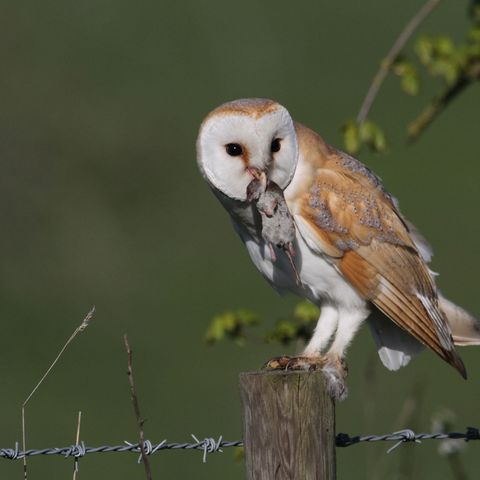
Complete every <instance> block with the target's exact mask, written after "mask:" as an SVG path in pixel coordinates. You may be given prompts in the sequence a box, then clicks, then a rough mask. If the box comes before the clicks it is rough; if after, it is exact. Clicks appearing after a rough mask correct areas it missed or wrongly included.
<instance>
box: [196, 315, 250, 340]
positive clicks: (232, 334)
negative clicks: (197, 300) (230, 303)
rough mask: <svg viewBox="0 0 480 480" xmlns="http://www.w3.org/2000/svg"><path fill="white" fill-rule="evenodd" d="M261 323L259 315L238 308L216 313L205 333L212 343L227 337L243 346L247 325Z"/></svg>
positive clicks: (206, 338)
mask: <svg viewBox="0 0 480 480" xmlns="http://www.w3.org/2000/svg"><path fill="white" fill-rule="evenodd" d="M258 323H259V317H258V316H257V315H256V314H254V313H252V312H250V311H248V310H236V311H229V312H224V313H222V314H220V315H216V316H215V317H214V318H213V319H212V321H211V322H210V325H209V326H208V329H207V331H206V333H205V341H206V342H207V343H210V344H214V343H218V342H219V341H221V340H224V339H225V338H229V339H230V340H233V341H234V342H235V343H237V344H238V345H240V346H242V345H244V343H245V337H246V335H245V330H246V327H252V326H255V325H257V324H258Z"/></svg>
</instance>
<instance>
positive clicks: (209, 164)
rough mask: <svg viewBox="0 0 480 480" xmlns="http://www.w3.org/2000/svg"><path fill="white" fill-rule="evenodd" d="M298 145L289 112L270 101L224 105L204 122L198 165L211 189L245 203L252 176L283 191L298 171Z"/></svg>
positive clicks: (248, 101) (199, 140)
mask: <svg viewBox="0 0 480 480" xmlns="http://www.w3.org/2000/svg"><path fill="white" fill-rule="evenodd" d="M297 156H298V145H297V136H296V133H295V128H294V125H293V121H292V118H291V117H290V114H289V113H288V111H287V110H286V109H285V108H284V107H282V106H281V105H279V104H278V103H276V102H273V101H272V100H264V99H245V100H235V101H233V102H229V103H226V104H224V105H222V106H220V107H218V108H217V109H215V110H214V111H213V112H211V113H210V114H209V115H208V116H207V118H206V119H205V120H204V122H203V124H202V126H201V128H200V133H199V135H198V140H197V161H198V165H199V167H200V170H201V172H202V173H203V175H204V177H205V178H206V180H207V181H208V182H209V183H210V185H211V186H213V187H214V188H216V189H218V190H220V191H221V192H222V193H224V194H225V195H227V196H228V197H230V198H234V199H237V200H241V201H246V199H247V186H248V185H249V183H250V182H251V181H252V180H253V178H254V177H253V176H252V173H251V172H252V170H256V171H261V172H265V173H266V175H267V178H268V179H269V180H271V181H273V182H275V183H276V184H277V185H278V186H279V187H280V188H282V189H285V188H286V187H287V186H288V184H289V183H290V181H291V180H292V178H293V175H294V173H295V168H296V165H297Z"/></svg>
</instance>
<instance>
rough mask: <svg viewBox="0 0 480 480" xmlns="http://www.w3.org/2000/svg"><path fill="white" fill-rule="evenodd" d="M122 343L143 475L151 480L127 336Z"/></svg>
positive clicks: (131, 354) (124, 336)
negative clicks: (125, 355)
mask: <svg viewBox="0 0 480 480" xmlns="http://www.w3.org/2000/svg"><path fill="white" fill-rule="evenodd" d="M123 341H124V343H125V348H126V350H127V359H128V370H127V374H128V382H129V384H130V398H131V400H132V405H133V411H134V412H135V418H136V419H137V426H138V433H139V439H140V442H139V443H140V452H141V458H142V461H143V465H144V467H145V475H146V476H147V480H152V471H151V469H150V462H149V460H148V456H147V453H146V451H145V435H144V433H143V424H144V422H145V420H144V419H143V418H142V416H141V414H140V406H139V404H138V398H137V395H136V393H135V384H134V382H133V368H132V356H133V352H132V350H131V349H130V344H129V343H128V337H127V334H124V335H123Z"/></svg>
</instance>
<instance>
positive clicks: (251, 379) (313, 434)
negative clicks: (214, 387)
mask: <svg viewBox="0 0 480 480" xmlns="http://www.w3.org/2000/svg"><path fill="white" fill-rule="evenodd" d="M240 393H241V397H242V404H243V440H244V445H245V463H246V470H247V480H274V479H275V480H334V479H335V478H336V477H335V404H334V402H333V400H332V399H331V397H330V395H329V394H328V393H327V391H326V389H325V384H324V379H323V375H322V374H321V373H317V372H312V373H310V372H283V371H280V372H279V371H275V372H252V373H241V374H240Z"/></svg>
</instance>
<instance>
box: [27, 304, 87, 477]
mask: <svg viewBox="0 0 480 480" xmlns="http://www.w3.org/2000/svg"><path fill="white" fill-rule="evenodd" d="M94 313H95V306H93V307H92V309H91V310H90V311H89V312H88V313H87V314H86V315H85V318H84V319H83V320H82V323H81V324H80V325H79V326H78V327H77V328H76V329H75V331H74V332H73V333H72V334H71V335H70V337H69V339H68V340H67V341H66V342H65V345H64V346H63V347H62V348H61V350H60V352H59V353H58V355H57V356H56V357H55V360H54V361H53V362H52V363H51V364H50V366H49V367H48V368H47V371H46V372H45V373H44V374H43V376H42V378H41V379H40V380H39V381H38V383H37V384H36V385H35V388H34V389H33V390H32V391H31V392H30V395H29V396H28V397H27V398H26V400H25V401H24V402H23V404H22V448H23V451H24V452H25V451H26V450H27V439H26V429H25V408H26V406H27V403H28V402H29V401H30V399H31V398H32V397H33V395H34V394H35V392H36V391H37V390H38V388H39V387H40V385H41V384H42V383H43V381H44V380H45V379H46V378H47V376H48V374H49V373H50V372H51V371H52V369H53V367H54V366H55V365H56V364H57V362H58V361H59V360H60V357H61V356H62V355H63V353H64V352H65V350H66V349H67V347H68V346H69V345H70V343H72V341H73V339H74V338H75V337H76V336H77V335H78V334H79V333H81V332H83V331H84V330H85V329H86V328H87V327H88V325H89V323H90V320H91V319H92V317H93V315H94ZM23 478H24V479H25V480H27V458H26V457H23Z"/></svg>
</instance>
